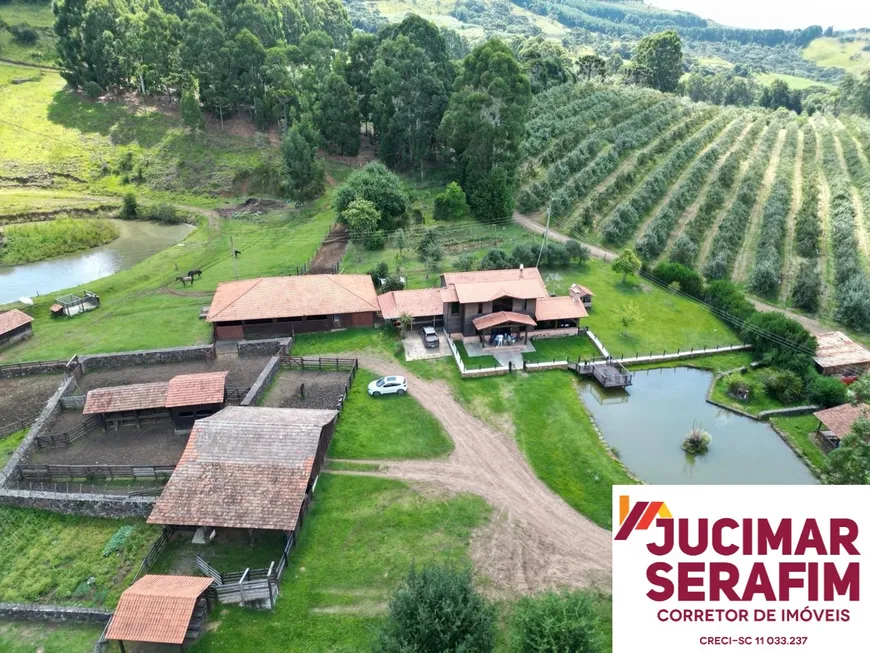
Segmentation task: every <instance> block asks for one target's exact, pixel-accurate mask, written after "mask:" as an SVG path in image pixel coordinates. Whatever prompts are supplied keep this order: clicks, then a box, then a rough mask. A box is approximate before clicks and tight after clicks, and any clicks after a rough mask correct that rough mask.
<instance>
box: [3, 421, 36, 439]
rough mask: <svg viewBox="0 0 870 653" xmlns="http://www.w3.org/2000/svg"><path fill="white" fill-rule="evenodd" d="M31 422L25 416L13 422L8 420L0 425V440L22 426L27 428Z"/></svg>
mask: <svg viewBox="0 0 870 653" xmlns="http://www.w3.org/2000/svg"><path fill="white" fill-rule="evenodd" d="M32 422H33V420H32V419H29V418H27V417H25V418H24V419H19V420H17V421H15V422H8V423H6V424H2V425H0V440H4V439H6V438H8V437H9V436H10V435H12V434H13V433H18V431H20V430H21V429H23V428H27V427H28V426H30V425H31V423H32Z"/></svg>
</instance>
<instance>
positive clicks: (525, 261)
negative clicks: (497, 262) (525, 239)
mask: <svg viewBox="0 0 870 653" xmlns="http://www.w3.org/2000/svg"><path fill="white" fill-rule="evenodd" d="M537 259H538V255H537V253H536V252H535V250H534V249H533V248H532V247H531V246H530V245H517V246H516V247H514V248H513V251H511V256H510V264H511V265H512V266H514V267H519V266H520V265H524V266H526V267H530V266H533V265H534V264H535V263H536V262H537Z"/></svg>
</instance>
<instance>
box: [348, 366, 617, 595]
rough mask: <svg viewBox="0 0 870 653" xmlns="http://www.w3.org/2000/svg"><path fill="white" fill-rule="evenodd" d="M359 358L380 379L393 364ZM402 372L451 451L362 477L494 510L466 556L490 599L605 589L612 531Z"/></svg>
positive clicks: (482, 426)
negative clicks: (419, 487) (558, 589)
mask: <svg viewBox="0 0 870 653" xmlns="http://www.w3.org/2000/svg"><path fill="white" fill-rule="evenodd" d="M347 355H348V356H356V354H347ZM358 358H359V361H360V365H361V366H362V367H364V368H366V369H369V370H372V371H374V372H376V373H378V374H391V373H395V371H396V364H395V361H391V360H387V359H384V358H380V357H377V356H371V355H362V356H358ZM403 374H404V375H405V376H406V377H407V378H408V382H409V385H410V393H411V395H412V396H414V398H416V399H417V401H419V402H420V404H421V405H422V406H423V408H425V409H426V410H428V411H429V412H431V413H432V414H433V415H434V416H435V417H436V418H437V419H438V420H439V421H440V422H441V424H442V425H443V426H444V429H445V430H446V431H447V433H448V434H449V435H450V437H451V438H452V439H453V442H454V444H455V447H456V448H455V449H454V451H453V453H452V454H451V455H450V457H449V458H448V459H447V460H438V461H366V462H375V463H377V464H378V465H380V469H381V471H379V472H366V474H375V475H379V476H384V475H385V476H389V477H392V478H399V479H403V480H407V481H416V482H420V483H424V484H426V485H429V486H432V487H435V488H442V489H445V490H448V491H451V492H470V493H473V494H477V495H479V496H481V497H483V498H484V499H486V500H487V501H488V502H489V504H490V505H491V506H493V508H494V515H493V519H492V520H491V522H490V524H488V525H487V526H486V527H485V528H484V529H481V530H480V531H479V532H477V533H475V536H474V539H473V541H472V545H471V556H472V559H473V560H474V564H475V567H476V569H477V570H478V571H480V572H482V573H483V574H485V575H486V576H487V577H489V578H490V579H491V580H492V581H493V584H494V588H493V589H494V592H495V593H496V594H499V595H503V596H509V595H515V594H517V593H518V592H519V593H527V592H530V591H534V590H538V589H542V588H545V587H554V586H563V585H564V586H572V587H585V586H590V585H594V586H596V587H601V588H609V585H610V571H611V557H610V532H609V531H607V530H605V529H603V528H601V527H600V526H598V525H596V524H594V523H592V522H591V521H589V520H588V519H587V518H586V517H583V516H582V515H581V514H580V513H578V512H577V511H575V510H574V509H573V508H571V506H569V505H568V504H567V503H565V502H564V501H563V500H562V499H561V498H560V497H559V496H558V495H557V494H555V493H554V492H552V491H551V490H550V489H549V488H548V487H547V486H546V485H544V483H543V482H541V481H540V480H539V479H538V478H537V476H535V473H534V471H532V469H531V468H530V467H529V465H528V463H527V462H526V459H525V457H524V456H523V454H522V453H521V452H520V450H519V449H518V447H517V445H516V442H515V441H514V440H513V438H511V437H510V436H509V435H507V434H505V433H503V432H500V431H498V430H495V429H494V428H492V427H491V426H490V425H489V424H487V423H485V422H483V421H481V420H479V419H477V418H476V417H474V416H472V415H471V414H470V413H468V412H467V411H466V410H465V409H464V408H463V407H462V406H460V405H459V404H458V403H457V402H456V400H455V399H454V398H453V396H452V394H451V392H450V389H449V387H448V386H447V385H446V384H445V383H444V382H441V381H434V382H433V381H424V380H422V379H420V378H417V377H416V376H414V375H413V374H411V373H410V372H408V371H407V370H406V371H404V372H403ZM356 462H359V461H356ZM578 473H579V472H578Z"/></svg>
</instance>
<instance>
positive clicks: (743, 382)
mask: <svg viewBox="0 0 870 653" xmlns="http://www.w3.org/2000/svg"><path fill="white" fill-rule="evenodd" d="M725 391H726V392H727V393H728V394H729V395H730V396H732V397H734V398H735V399H740V400H741V401H749V398H750V397H751V396H752V391H753V384H752V383H750V381H749V379H748V378H747V377H745V376H743V375H742V374H737V373H736V372H735V373H732V374H729V375H728V376H727V377H725Z"/></svg>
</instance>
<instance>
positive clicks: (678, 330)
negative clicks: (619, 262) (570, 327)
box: [544, 259, 740, 357]
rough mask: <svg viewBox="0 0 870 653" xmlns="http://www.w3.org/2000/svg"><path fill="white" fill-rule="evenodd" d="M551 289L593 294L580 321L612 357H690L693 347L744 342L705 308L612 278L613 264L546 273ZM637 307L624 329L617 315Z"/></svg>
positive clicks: (632, 281)
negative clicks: (636, 316)
mask: <svg viewBox="0 0 870 653" xmlns="http://www.w3.org/2000/svg"><path fill="white" fill-rule="evenodd" d="M544 279H545V281H546V282H547V288H548V289H549V290H550V291H551V292H555V293H556V294H558V295H567V294H568V288H569V287H570V286H571V284H572V283H580V284H582V285H584V286H586V287H588V288H590V289H591V290H592V292H594V293H595V298H594V300H593V302H592V308H591V309H590V311H589V317H587V318H583V319H581V320H580V324H581V325H582V326H588V327H589V328H590V329H591V330H592V332H593V333H594V334H595V335H596V336H598V338H599V340H601V342H603V343H604V346H605V347H606V348H607V350H608V351H609V352H610V354H611V355H612V356H616V357H618V356H622V355H625V356H634V355H635V354H637V353H640V354H649V353H650V352H652V353H661V352H662V351H664V350H666V351H668V352H675V351H677V350H678V349H679V350H681V351H686V350H688V349H690V348H692V347H694V348H695V349H699V348H702V347H705V346H707V347H715V346H716V345H731V344H737V343H739V342H740V339H739V338H738V337H737V336H736V335H735V334H734V333H733V331H732V330H731V329H730V328H729V327H728V326H727V325H726V324H725V323H724V322H722V321H721V320H719V319H718V318H716V317H714V316H713V315H712V314H711V313H710V312H709V311H707V310H706V309H705V308H704V307H702V306H701V305H699V304H697V303H695V302H692V301H690V300H688V299H684V298H682V297H677V296H675V295H673V294H671V293H669V292H667V291H665V290H663V289H662V288H660V287H658V286H656V285H654V284H653V283H652V282H650V281H647V280H645V279H642V280H638V279H637V278H631V277H629V278H628V281H627V282H626V283H623V282H622V275H620V274H617V273H615V272H613V270H611V269H610V264H609V263H605V262H604V261H600V260H597V259H596V260H591V261H589V262H588V263H587V264H586V265H584V266H583V267H577V266H572V267H569V268H560V269H558V270H544ZM629 302H633V303H635V304H636V306H637V308H638V311H639V313H640V316H641V319H640V321H639V322H637V323H635V324H633V325H632V326H630V327H629V328H627V329H626V328H625V327H624V326H623V325H622V323H621V321H620V318H619V316H618V315H617V311H618V309H619V307H620V306H622V305H624V304H626V303H629Z"/></svg>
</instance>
